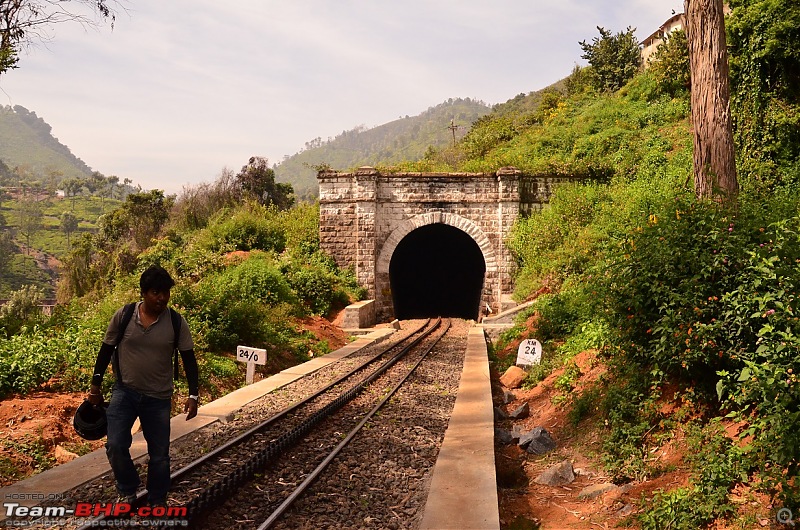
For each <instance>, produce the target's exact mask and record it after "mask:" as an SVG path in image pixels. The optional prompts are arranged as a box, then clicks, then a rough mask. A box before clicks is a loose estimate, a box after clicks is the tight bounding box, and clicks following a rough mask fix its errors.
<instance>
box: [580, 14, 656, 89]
mask: <svg viewBox="0 0 800 530" xmlns="http://www.w3.org/2000/svg"><path fill="white" fill-rule="evenodd" d="M597 31H599V32H600V37H599V38H598V37H595V38H593V39H592V42H591V43H587V42H586V41H581V42H580V43H579V44H580V46H581V49H582V50H583V55H581V57H582V58H584V59H586V60H587V61H589V64H590V65H591V67H592V69H591V71H590V74H589V75H590V76H591V79H592V84H593V85H594V87H595V88H596V89H598V90H612V91H613V90H618V89H620V88H622V86H623V85H625V83H627V82H628V81H629V80H630V79H631V78H632V77H633V76H634V75H635V74H636V72H638V71H639V67H640V66H641V64H642V54H641V51H640V50H639V41H638V40H636V36H635V35H634V32H635V31H636V30H635V29H633V28H631V27H628V29H626V30H625V31H624V32H622V31H621V32H619V33H617V34H616V35H613V34H612V33H611V32H610V31H609V30H607V29H605V28H602V27H600V26H597Z"/></svg>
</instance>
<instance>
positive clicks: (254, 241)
mask: <svg viewBox="0 0 800 530" xmlns="http://www.w3.org/2000/svg"><path fill="white" fill-rule="evenodd" d="M276 213H277V212H276V211H274V210H273V211H270V210H268V209H266V208H263V207H261V206H258V205H253V206H251V207H250V208H249V209H240V210H236V211H234V212H229V211H226V210H223V211H221V212H220V213H219V214H218V215H217V216H216V217H215V219H214V220H212V221H211V222H210V223H209V226H208V229H207V233H208V237H209V241H208V243H206V245H207V247H208V248H209V249H210V250H214V251H219V252H231V251H234V250H245V251H247V250H264V251H273V252H278V253H280V252H283V250H284V248H285V247H286V238H285V233H284V231H283V230H282V228H281V225H280V223H279V221H278V219H277V216H276Z"/></svg>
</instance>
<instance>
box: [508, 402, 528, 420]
mask: <svg viewBox="0 0 800 530" xmlns="http://www.w3.org/2000/svg"><path fill="white" fill-rule="evenodd" d="M530 413H531V409H530V406H529V405H528V403H527V402H525V403H523V404H522V405H520V406H519V407H517V408H516V409H514V411H513V412H512V413H511V414H509V416H511V417H512V418H513V419H515V420H521V419H524V418H527V417H528V416H529V415H530Z"/></svg>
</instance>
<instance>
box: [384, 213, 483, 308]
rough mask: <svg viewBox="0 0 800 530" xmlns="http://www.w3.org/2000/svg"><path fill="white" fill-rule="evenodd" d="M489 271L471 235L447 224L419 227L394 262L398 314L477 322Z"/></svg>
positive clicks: (394, 298) (396, 252)
mask: <svg viewBox="0 0 800 530" xmlns="http://www.w3.org/2000/svg"><path fill="white" fill-rule="evenodd" d="M485 274H486V262H485V260H484V259H483V253H482V252H481V249H480V247H479V246H478V244H477V243H475V241H474V240H473V239H472V238H471V237H470V236H469V235H468V234H467V233H465V232H463V231H462V230H459V229H458V228H454V227H452V226H450V225H446V224H442V223H436V224H430V225H426V226H422V227H420V228H417V229H416V230H413V231H411V232H409V233H408V235H406V237H404V238H403V240H402V241H400V243H399V244H398V245H397V248H395V250H394V253H393V254H392V259H391V262H390V263H389V282H390V285H391V288H392V302H393V304H394V315H395V317H396V318H399V319H410V318H428V317H437V316H442V317H455V318H465V319H476V320H477V318H478V311H479V308H480V302H481V293H482V291H483V280H484V276H485Z"/></svg>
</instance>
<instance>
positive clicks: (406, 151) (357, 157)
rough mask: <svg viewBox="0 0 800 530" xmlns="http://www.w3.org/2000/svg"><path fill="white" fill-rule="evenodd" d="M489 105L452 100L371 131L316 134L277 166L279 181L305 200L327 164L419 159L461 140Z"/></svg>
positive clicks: (313, 193) (339, 166) (344, 165)
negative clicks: (432, 148)
mask: <svg viewBox="0 0 800 530" xmlns="http://www.w3.org/2000/svg"><path fill="white" fill-rule="evenodd" d="M491 110H492V109H491V107H489V106H488V105H487V104H486V103H484V102H482V101H476V100H473V99H469V98H466V99H460V98H458V99H452V98H451V99H448V100H447V101H445V102H444V103H441V104H439V105H437V106H435V107H431V108H429V109H428V110H426V111H425V112H423V113H422V114H420V115H418V116H413V117H409V116H406V117H405V118H402V117H401V118H400V119H397V120H394V121H392V122H389V123H386V124H384V125H380V126H378V127H375V128H373V129H367V128H366V127H363V126H362V127H356V128H354V129H352V130H349V131H342V133H341V134H339V135H337V136H336V137H335V138H328V140H322V138H315V139H314V140H311V141H310V142H307V143H306V145H305V148H304V149H303V150H302V151H300V152H299V153H297V154H295V155H292V156H289V157H286V158H285V159H284V160H283V161H282V162H281V163H280V164H278V165H277V166H276V167H275V180H277V181H278V182H288V183H289V184H291V185H292V186H293V187H294V190H295V193H296V194H297V195H298V196H299V197H301V198H308V197H315V196H316V195H317V194H318V189H317V171H316V169H314V167H315V166H316V167H319V166H322V165H327V166H329V167H331V168H333V169H337V170H347V169H351V168H356V167H359V166H374V165H391V164H395V163H398V162H405V161H416V160H419V159H421V158H422V157H423V156H424V155H425V152H426V151H427V150H428V149H429V148H430V147H431V146H433V147H436V148H439V147H443V146H446V145H448V144H452V143H453V130H452V129H451V124H452V125H454V126H455V135H456V139H459V138H461V137H462V136H463V135H464V134H466V132H467V131H468V130H469V128H470V126H471V125H472V123H473V122H474V121H475V120H477V119H478V118H480V117H482V116H485V115H486V114H489V112H491Z"/></svg>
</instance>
